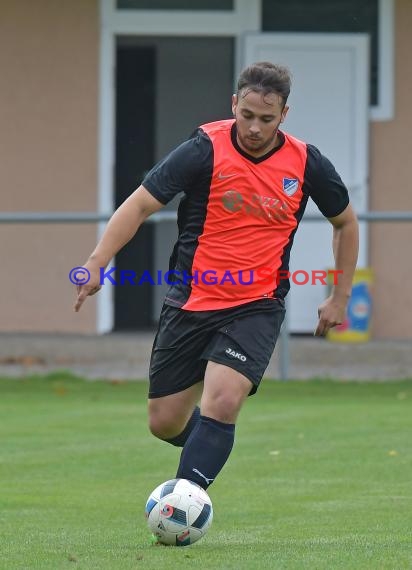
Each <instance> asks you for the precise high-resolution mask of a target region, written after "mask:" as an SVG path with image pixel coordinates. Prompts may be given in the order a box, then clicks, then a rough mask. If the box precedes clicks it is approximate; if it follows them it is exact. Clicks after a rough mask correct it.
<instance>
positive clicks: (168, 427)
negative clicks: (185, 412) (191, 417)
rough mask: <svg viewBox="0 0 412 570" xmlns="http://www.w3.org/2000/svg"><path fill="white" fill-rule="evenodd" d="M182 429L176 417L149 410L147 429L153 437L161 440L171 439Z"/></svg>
mask: <svg viewBox="0 0 412 570" xmlns="http://www.w3.org/2000/svg"><path fill="white" fill-rule="evenodd" d="M183 427H184V426H183ZM182 429H183V428H182V426H181V425H180V423H179V422H178V421H177V419H176V418H172V417H170V416H169V415H167V414H161V413H159V412H150V411H149V430H150V431H151V433H152V434H153V435H154V436H155V437H157V438H159V439H163V440H164V439H171V438H173V437H175V436H176V435H178V434H179V433H180V432H181V431H182Z"/></svg>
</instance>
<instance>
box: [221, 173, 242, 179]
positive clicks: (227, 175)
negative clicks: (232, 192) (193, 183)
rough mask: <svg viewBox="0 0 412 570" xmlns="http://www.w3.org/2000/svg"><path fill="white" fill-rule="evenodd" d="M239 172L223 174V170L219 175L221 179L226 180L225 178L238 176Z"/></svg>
mask: <svg viewBox="0 0 412 570" xmlns="http://www.w3.org/2000/svg"><path fill="white" fill-rule="evenodd" d="M236 175H237V172H234V173H233V174H222V173H221V172H219V174H218V175H217V177H218V179H219V180H224V179H225V178H232V176H236Z"/></svg>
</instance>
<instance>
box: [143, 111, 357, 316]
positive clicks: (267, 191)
mask: <svg viewBox="0 0 412 570" xmlns="http://www.w3.org/2000/svg"><path fill="white" fill-rule="evenodd" d="M279 137H280V140H281V144H280V145H279V146H278V147H276V148H274V149H272V150H271V151H269V152H268V153H267V154H265V155H264V156H261V157H259V158H255V157H252V156H250V155H249V154H247V153H246V152H245V151H243V150H242V149H241V148H240V146H239V144H238V142H237V137H236V125H235V122H234V120H225V121H217V122H214V123H209V124H206V125H202V126H201V127H199V129H198V130H197V131H196V132H195V133H194V135H193V136H192V137H191V138H190V139H189V140H188V141H186V142H184V143H183V144H181V145H180V146H179V147H177V148H176V149H175V150H174V151H172V152H171V153H170V154H169V155H168V156H167V157H166V158H165V159H163V160H162V161H161V162H160V163H158V164H157V165H156V166H155V167H154V168H153V169H152V170H151V171H150V172H149V174H148V175H147V176H146V178H145V179H144V181H143V183H142V184H143V186H144V187H145V188H146V189H147V190H148V191H149V192H150V193H151V194H152V195H153V196H154V197H155V198H156V199H157V200H159V201H160V202H162V203H163V204H166V203H167V202H169V201H170V200H171V199H172V198H173V197H174V196H176V194H178V193H180V192H183V193H184V196H183V198H182V200H181V202H180V205H179V209H178V229H179V236H178V240H177V242H176V244H175V247H174V249H173V253H172V256H171V258H170V267H169V269H170V270H171V271H173V279H174V281H175V282H174V284H173V285H171V286H170V289H169V291H168V293H167V296H166V300H165V302H166V303H167V304H169V305H173V306H176V307H181V308H183V309H186V310H191V311H205V310H214V309H224V308H228V307H234V306H237V305H241V304H243V303H249V302H251V301H255V300H257V299H261V298H263V297H276V298H283V297H285V295H286V294H287V292H288V290H289V280H288V279H286V278H281V279H279V276H281V277H282V276H284V275H285V274H286V271H287V270H288V266H289V257H290V250H291V247H292V243H293V238H294V235H295V232H296V229H297V227H298V225H299V222H300V220H301V218H302V216H303V213H304V210H305V207H306V204H307V201H308V199H309V197H311V198H312V199H313V200H314V201H315V203H316V204H317V206H318V208H319V210H320V211H321V213H322V214H323V215H324V216H326V217H328V218H330V217H334V216H337V215H338V214H340V213H341V212H342V211H343V210H344V209H345V208H346V206H347V205H348V203H349V197H348V192H347V189H346V187H345V185H344V184H343V182H342V180H341V178H340V177H339V175H338V174H337V172H336V170H335V169H334V167H333V165H332V164H331V163H330V161H329V160H328V159H327V158H326V157H325V156H323V155H322V154H321V153H320V152H319V150H318V149H317V148H315V147H314V146H313V145H310V144H307V143H304V142H302V141H300V140H298V139H296V138H294V137H292V136H290V135H289V134H286V133H282V132H280V131H279ZM282 272H284V273H282Z"/></svg>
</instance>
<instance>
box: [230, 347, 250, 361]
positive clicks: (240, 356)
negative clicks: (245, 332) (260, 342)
mask: <svg viewBox="0 0 412 570" xmlns="http://www.w3.org/2000/svg"><path fill="white" fill-rule="evenodd" d="M226 354H230V356H233V358H238V359H239V360H241V361H242V362H246V360H247V358H246V356H245V355H244V354H240V352H236V351H234V350H233V348H227V349H226Z"/></svg>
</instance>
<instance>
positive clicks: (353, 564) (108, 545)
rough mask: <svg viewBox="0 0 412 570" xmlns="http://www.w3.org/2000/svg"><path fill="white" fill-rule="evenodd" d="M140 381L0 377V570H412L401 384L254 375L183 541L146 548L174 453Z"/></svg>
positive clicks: (411, 443) (406, 401) (406, 385)
mask: <svg viewBox="0 0 412 570" xmlns="http://www.w3.org/2000/svg"><path fill="white" fill-rule="evenodd" d="M146 390H147V386H146V383H143V382H131V383H109V382H86V381H83V380H80V379H76V378H73V377H71V376H70V375H68V374H64V373H62V374H58V373H56V374H54V375H51V376H49V377H47V378H25V379H23V380H12V379H0V422H1V423H0V507H1V508H0V568H1V569H5V570H14V569H19V570H22V569H28V570H31V569H42V570H43V569H44V570H46V569H52V570H59V569H66V568H67V569H69V568H70V569H76V568H78V569H94V570H95V569H99V570H100V569H107V570H117V569H125V570H126V569H127V570H130V569H134V568H137V569H139V568H141V569H148V570H150V569H160V568H165V569H173V568H179V569H186V568H187V569H189V568H190V569H193V568H196V569H197V570H202V569H207V570H212V569H216V570H217V569H219V570H222V569H223V570H226V569H233V570H239V569H245V570H246V569H247V570H250V569H257V570H262V569H292V568H293V569H297V570H306V569H309V570H318V569H325V570H326V569H327V570H333V569H335V568H339V569H340V568H347V569H349V568H350V569H354V570H361V569H371V570H376V569H391V570H392V569H393V570H399V569H404V568H408V569H411V568H412V438H411V427H412V381H404V382H395V381H392V382H387V383H375V384H372V383H342V382H339V383H338V382H329V381H319V382H317V381H312V382H287V383H280V382H269V381H265V382H264V384H263V385H262V387H261V389H260V391H259V392H258V394H257V395H256V396H254V397H253V398H250V399H249V401H248V402H247V404H246V405H245V407H244V409H243V410H242V414H241V417H240V420H239V423H238V427H237V436H236V444H235V448H234V451H233V453H232V456H231V458H230V460H229V462H228V464H227V465H226V466H225V468H224V470H223V471H222V473H221V475H220V477H219V478H218V480H217V481H216V483H215V484H214V485H213V486H212V487H211V488H210V496H211V498H212V501H213V504H214V511H215V513H214V522H213V525H212V527H211V529H210V531H209V533H208V535H207V536H206V537H205V538H204V539H203V540H202V541H200V542H198V543H196V544H195V545H193V546H190V547H186V548H174V547H159V546H151V545H150V540H149V532H148V529H147V527H146V522H145V520H144V515H143V509H144V505H145V501H146V498H147V496H148V494H149V492H150V491H151V490H152V489H153V488H154V487H155V486H156V485H158V484H159V483H161V482H162V481H164V480H166V479H170V478H173V476H174V474H175V468H176V465H177V461H178V457H179V450H178V449H177V448H173V447H171V446H169V445H167V444H165V443H163V442H160V441H158V440H156V439H155V438H153V437H152V436H151V435H150V434H149V432H148V430H147V427H146Z"/></svg>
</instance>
